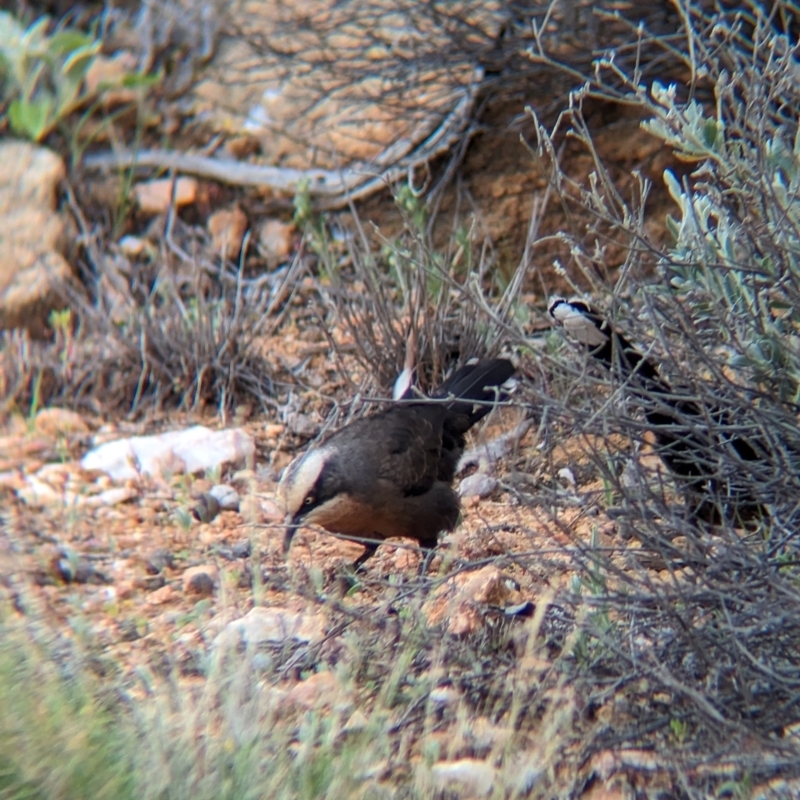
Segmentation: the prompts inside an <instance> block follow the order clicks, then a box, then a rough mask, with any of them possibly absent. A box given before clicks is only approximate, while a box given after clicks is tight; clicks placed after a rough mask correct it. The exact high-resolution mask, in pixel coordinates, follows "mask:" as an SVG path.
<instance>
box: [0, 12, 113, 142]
mask: <svg viewBox="0 0 800 800" xmlns="http://www.w3.org/2000/svg"><path fill="white" fill-rule="evenodd" d="M50 26H51V21H50V19H49V18H48V17H41V18H40V19H38V20H37V21H36V22H34V23H33V24H32V25H30V27H28V28H27V29H25V28H23V26H22V25H21V24H20V23H19V21H18V20H17V19H15V18H14V17H13V16H12V15H11V14H9V13H8V12H0V71H1V72H2V76H3V99H4V100H5V101H6V102H7V103H8V105H7V108H6V114H7V116H8V122H9V124H10V126H11V130H12V131H13V132H14V133H16V134H18V135H20V136H25V137H27V138H29V139H32V140H33V141H36V142H39V141H41V140H42V139H44V137H45V136H47V134H48V133H50V131H52V130H53V128H54V127H55V126H56V125H57V124H58V123H59V122H60V121H61V120H62V119H64V117H66V116H67V115H68V114H70V113H71V112H72V111H74V110H75V109H76V108H79V107H80V106H81V105H82V104H83V103H85V102H86V101H87V100H88V99H89V97H88V95H87V94H86V92H85V89H84V87H83V79H84V78H85V76H86V73H87V70H88V69H89V67H90V66H91V64H92V61H93V60H94V58H95V57H96V56H97V54H98V53H99V52H100V46H101V43H100V41H99V40H97V39H95V38H94V36H92V35H90V34H87V33H83V32H82V31H79V30H76V29H74V28H69V27H62V28H59V29H57V30H56V31H55V32H53V33H52V34H50V33H48V30H49V28H50Z"/></svg>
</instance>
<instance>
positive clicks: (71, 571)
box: [52, 554, 108, 585]
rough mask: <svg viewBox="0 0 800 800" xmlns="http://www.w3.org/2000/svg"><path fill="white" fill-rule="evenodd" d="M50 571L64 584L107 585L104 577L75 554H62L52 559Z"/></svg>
mask: <svg viewBox="0 0 800 800" xmlns="http://www.w3.org/2000/svg"><path fill="white" fill-rule="evenodd" d="M52 571H53V573H54V574H55V575H57V576H58V577H59V578H60V579H61V580H62V581H64V583H93V584H97V585H99V584H104V583H108V579H107V578H106V576H105V575H103V574H102V573H101V572H99V571H98V570H96V569H95V568H94V566H93V565H92V564H91V563H89V562H88V561H85V560H84V559H82V558H80V557H79V556H77V555H75V554H72V555H68V554H64V555H61V556H60V557H56V558H55V559H53V563H52Z"/></svg>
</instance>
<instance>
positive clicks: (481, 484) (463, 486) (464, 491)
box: [458, 472, 497, 497]
mask: <svg viewBox="0 0 800 800" xmlns="http://www.w3.org/2000/svg"><path fill="white" fill-rule="evenodd" d="M496 488H497V478H493V477H492V476H491V475H487V474H486V473H485V472H476V473H474V474H473V475H468V476H467V477H466V478H464V480H463V481H461V483H460V484H459V486H458V493H459V494H460V495H461V496H462V497H476V496H477V497H488V496H489V495H490V494H491V493H492V492H493V491H494V490H495V489H496Z"/></svg>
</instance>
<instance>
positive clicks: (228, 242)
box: [208, 206, 248, 261]
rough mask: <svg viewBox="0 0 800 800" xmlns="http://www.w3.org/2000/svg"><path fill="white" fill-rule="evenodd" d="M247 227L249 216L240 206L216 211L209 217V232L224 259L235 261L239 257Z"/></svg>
mask: <svg viewBox="0 0 800 800" xmlns="http://www.w3.org/2000/svg"><path fill="white" fill-rule="evenodd" d="M247 226H248V222H247V215H246V214H245V213H244V211H242V209H241V208H239V207H238V206H234V208H230V209H222V210H221V211H216V212H215V213H213V214H212V215H211V217H209V220H208V232H209V233H210V234H211V240H212V243H213V245H214V249H215V250H216V251H217V252H218V253H219V254H220V255H221V256H222V258H223V259H230V260H232V261H235V260H236V259H237V258H238V257H239V253H240V251H241V249H242V240H243V239H244V234H245V232H246V231H247Z"/></svg>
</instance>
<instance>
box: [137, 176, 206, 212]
mask: <svg viewBox="0 0 800 800" xmlns="http://www.w3.org/2000/svg"><path fill="white" fill-rule="evenodd" d="M173 183H174V184H175V192H174V197H173V191H172V186H173ZM197 190H198V183H197V180H196V179H195V178H187V177H181V178H178V179H177V181H175V180H173V179H172V178H159V179H157V180H153V181H147V182H146V183H139V184H137V185H136V186H134V187H133V195H134V198H135V200H136V203H137V205H138V206H139V208H140V209H141V211H142V212H143V213H145V214H162V213H164V212H165V211H167V210H168V209H169V208H170V206H171V204H172V203H173V201H174V203H175V205H176V206H177V207H180V206H187V205H191V204H192V203H194V202H195V201H196V200H197Z"/></svg>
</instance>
